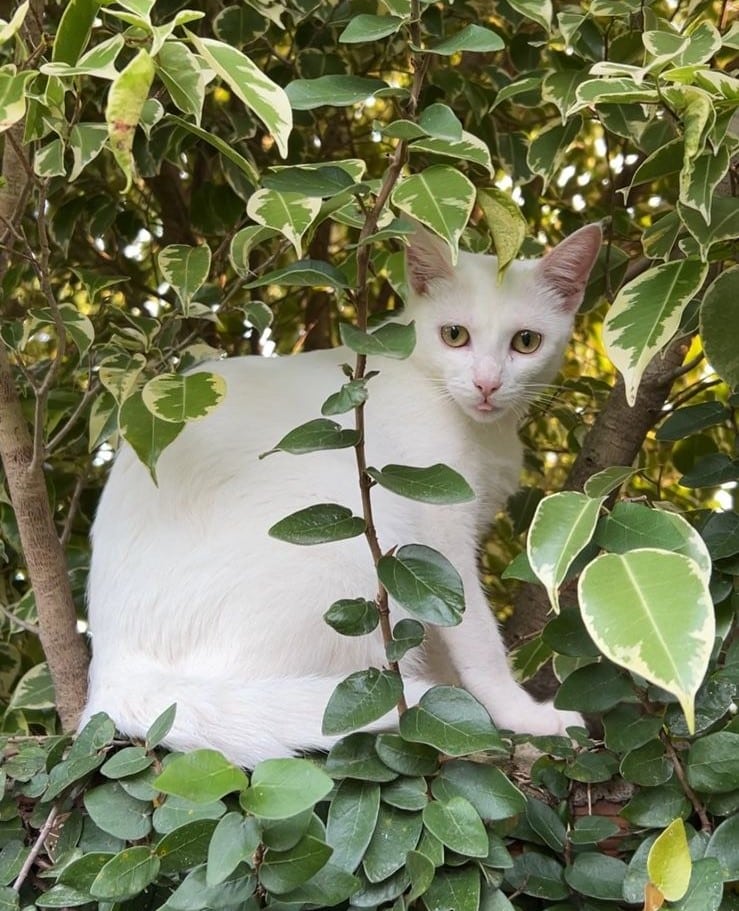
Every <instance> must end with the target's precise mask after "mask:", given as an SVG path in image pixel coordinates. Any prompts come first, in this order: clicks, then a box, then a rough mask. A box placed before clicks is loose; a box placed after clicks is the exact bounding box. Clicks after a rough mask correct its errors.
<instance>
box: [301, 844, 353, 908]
mask: <svg viewBox="0 0 739 911" xmlns="http://www.w3.org/2000/svg"><path fill="white" fill-rule="evenodd" d="M333 857H334V855H333V854H332V855H331V860H330V861H329V862H328V863H327V864H324V866H322V867H321V869H320V870H319V871H318V872H317V873H314V874H313V876H311V878H310V879H309V880H308V881H307V882H305V883H303V884H302V885H300V886H298V887H297V888H296V889H293V890H292V891H291V892H289V893H288V894H287V895H286V896H285V897H284V898H285V904H287V903H288V901H289V902H290V905H292V904H293V903H294V902H298V903H300V902H303V903H309V904H310V905H312V906H314V907H325V908H333V907H335V906H336V905H340V904H341V903H342V902H344V901H346V899H347V898H349V896H350V895H353V894H354V893H355V892H356V891H357V890H358V889H359V888H360V881H359V879H358V878H357V877H356V876H352V875H351V873H347V872H346V871H345V870H341V869H340V868H339V867H337V866H336V865H335V864H334V862H333Z"/></svg>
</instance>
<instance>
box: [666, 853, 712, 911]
mask: <svg viewBox="0 0 739 911" xmlns="http://www.w3.org/2000/svg"><path fill="white" fill-rule="evenodd" d="M723 892H724V884H723V878H722V876H721V865H720V863H719V861H718V860H717V859H716V858H715V857H704V858H702V859H701V860H696V861H693V872H692V875H691V877H690V884H689V885H688V890H687V892H686V893H685V895H684V896H683V897H682V899H680V901H679V902H677V903H676V904H675V905H673V907H674V908H675V909H676V911H719V906H720V904H721V899H722V897H723Z"/></svg>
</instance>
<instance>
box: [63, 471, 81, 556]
mask: <svg viewBox="0 0 739 911" xmlns="http://www.w3.org/2000/svg"><path fill="white" fill-rule="evenodd" d="M86 483H87V478H86V476H85V474H84V473H83V474H81V475H80V476H79V477H78V478H77V482H76V483H75V485H74V491H73V492H72V499H71V500H70V501H69V509H68V510H67V518H66V519H65V521H64V528H63V529H62V533H61V535H60V536H59V543H60V544H61V545H62V547H66V546H67V544H69V539H70V538H71V537H72V526H73V525H74V520H75V518H76V517H77V513H78V511H79V508H80V499H81V498H82V491H83V490H84V489H85V484H86Z"/></svg>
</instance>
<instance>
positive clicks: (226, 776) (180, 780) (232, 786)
mask: <svg viewBox="0 0 739 911" xmlns="http://www.w3.org/2000/svg"><path fill="white" fill-rule="evenodd" d="M247 784H248V779H247V777H246V775H245V774H244V772H242V770H241V769H240V768H238V767H237V766H235V765H234V764H233V763H231V762H229V761H228V760H227V759H226V758H225V756H223V754H221V753H219V752H218V751H217V750H194V751H193V752H191V753H185V754H183V755H181V756H175V757H174V759H173V760H172V761H171V762H170V763H168V765H167V766H166V767H165V768H164V770H163V771H162V772H161V774H160V775H158V776H157V778H156V780H155V782H154V786H155V787H156V788H157V789H158V790H160V791H163V792H164V793H165V794H175V795H176V796H178V797H184V798H185V799H186V800H192V801H193V802H195V803H210V802H211V801H214V800H217V799H218V798H219V797H223V796H224V794H230V793H232V792H233V791H243V789H244V788H245V787H246V786H247Z"/></svg>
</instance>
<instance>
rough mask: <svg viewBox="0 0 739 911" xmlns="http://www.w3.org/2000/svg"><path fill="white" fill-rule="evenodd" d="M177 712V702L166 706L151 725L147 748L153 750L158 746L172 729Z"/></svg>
mask: <svg viewBox="0 0 739 911" xmlns="http://www.w3.org/2000/svg"><path fill="white" fill-rule="evenodd" d="M176 712H177V704H176V703H173V704H172V705H170V706H169V707H168V708H166V709H165V710H164V711H163V712H162V714H161V715H159V716H158V717H157V718H155V719H154V721H153V722H152V725H151V727H150V728H149V730H148V731H147V732H146V741H145V746H146V749H147V750H153V749H154V747H158V746H159V744H160V743H161V742H162V741H163V740H164V738H165V737H166V736H167V734H169V732H170V731H171V730H172V725H173V724H174V719H175V713H176Z"/></svg>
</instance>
